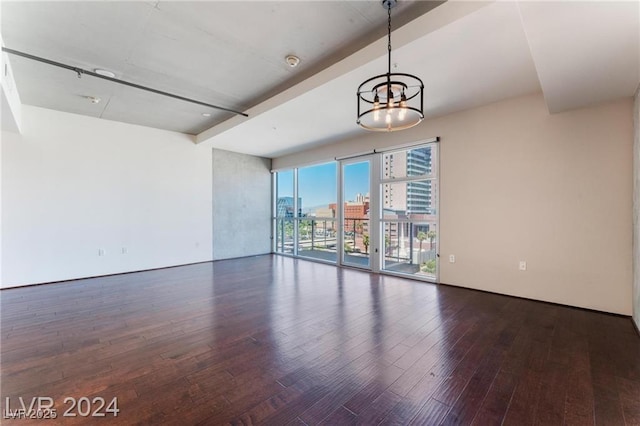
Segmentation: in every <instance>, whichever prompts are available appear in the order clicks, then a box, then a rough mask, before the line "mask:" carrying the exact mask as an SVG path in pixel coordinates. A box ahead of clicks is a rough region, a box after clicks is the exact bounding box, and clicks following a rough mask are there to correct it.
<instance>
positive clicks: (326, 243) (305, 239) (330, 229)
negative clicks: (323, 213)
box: [298, 217, 338, 262]
mask: <svg viewBox="0 0 640 426" xmlns="http://www.w3.org/2000/svg"><path fill="white" fill-rule="evenodd" d="M336 228H337V222H336V221H335V220H330V219H316V218H313V217H309V218H304V219H300V220H299V221H298V254H299V255H300V256H304V257H312V258H314V259H320V260H326V261H329V262H336V261H337V258H338V256H337V250H336V245H337V232H336Z"/></svg>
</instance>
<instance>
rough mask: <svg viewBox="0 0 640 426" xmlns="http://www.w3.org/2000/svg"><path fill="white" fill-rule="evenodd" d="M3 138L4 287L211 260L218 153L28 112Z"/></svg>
mask: <svg viewBox="0 0 640 426" xmlns="http://www.w3.org/2000/svg"><path fill="white" fill-rule="evenodd" d="M22 119H23V121H22V134H21V135H20V134H16V133H11V132H5V131H3V132H2V146H1V149H2V154H1V156H0V157H1V161H2V167H1V171H2V182H1V184H2V237H1V243H2V253H1V254H2V259H1V260H2V285H3V287H11V286H16V285H25V284H35V283H43V282H51V281H59V280H68V279H74V278H83V277H90V276H98V275H108V274H115V273H121V272H129V271H137V270H144V269H151V268H161V267H166V266H174V265H182V264H187V263H195V262H203V261H210V260H211V259H212V252H211V246H212V244H211V214H212V213H211V205H212V189H211V185H212V184H211V178H212V176H211V148H207V147H201V146H198V145H195V144H194V143H193V140H192V139H191V138H190V137H189V136H187V135H184V134H180V133H175V132H168V131H164V130H157V129H151V128H148V127H142V126H134V125H131V124H125V123H118V122H114V121H107V120H100V119H97V118H93V117H86V116H81V115H75V114H69V113H64V112H59V111H52V110H48V109H43V108H36V107H32V106H28V105H23V109H22Z"/></svg>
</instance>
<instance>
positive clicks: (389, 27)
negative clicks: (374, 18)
mask: <svg viewBox="0 0 640 426" xmlns="http://www.w3.org/2000/svg"><path fill="white" fill-rule="evenodd" d="M387 12H388V13H389V21H388V22H389V23H388V25H387V31H388V40H389V42H388V45H387V49H388V51H389V68H388V69H389V72H388V74H391V3H390V2H387Z"/></svg>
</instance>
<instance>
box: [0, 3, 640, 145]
mask: <svg viewBox="0 0 640 426" xmlns="http://www.w3.org/2000/svg"><path fill="white" fill-rule="evenodd" d="M0 12H1V13H2V17H1V23H2V27H1V33H2V38H3V42H4V45H5V47H8V48H11V49H15V50H21V51H24V52H27V53H30V54H33V55H37V56H42V57H45V58H48V59H52V60H55V61H58V62H63V63H68V64H71V65H74V66H79V67H82V68H85V69H90V70H92V69H95V68H102V69H108V70H111V71H113V72H114V73H115V74H116V76H117V78H120V79H123V80H126V81H130V82H134V83H138V84H142V85H146V86H150V87H153V88H156V89H160V90H163V91H167V92H171V93H175V94H178V95H181V96H187V97H191V98H194V99H197V100H200V101H203V102H207V103H211V104H215V105H220V106H224V107H227V108H231V109H236V110H240V111H243V112H246V113H248V115H249V117H248V118H245V117H242V116H234V115H233V114H230V113H227V112H220V111H216V110H212V109H209V108H204V107H201V106H198V105H194V104H190V103H187V102H183V101H178V100H175V99H170V98H165V97H161V96H159V95H155V94H151V93H147V92H143V91H140V90H138V89H134V88H130V87H124V86H120V85H116V84H114V83H111V82H107V81H104V80H100V79H97V78H93V77H90V76H83V77H82V78H81V79H78V78H77V76H76V75H75V74H74V73H73V72H70V71H68V70H63V69H58V68H55V67H52V66H49V65H45V64H41V63H37V62H34V61H30V60H28V59H24V58H20V57H17V56H13V55H12V56H11V57H10V60H11V64H12V66H13V68H14V76H15V79H16V85H17V87H18V91H19V93H20V97H21V100H22V102H23V103H25V104H30V105H37V106H42V107H45V108H51V109H57V110H62V111H68V112H72V113H77V114H84V115H90V116H94V117H100V118H103V119H108V120H116V121H123V122H129V123H134V124H140V125H145V126H149V127H156V128H163V129H168V130H173V131H178V132H183V133H188V134H193V135H195V136H194V140H195V141H196V142H197V143H205V144H210V145H211V146H213V147H217V148H221V149H228V150H232V151H236V152H243V153H248V154H253V155H261V156H266V157H276V156H279V155H284V154H287V153H291V152H295V151H298V150H302V149H306V148H309V147H311V146H316V145H319V144H324V143H330V142H334V141H337V140H340V139H342V138H347V137H353V136H357V135H358V134H364V133H365V131H364V130H361V129H359V128H358V127H357V126H356V124H355V107H356V99H355V91H356V88H357V86H358V85H359V84H360V83H361V82H362V81H364V80H365V79H367V78H369V77H371V76H373V75H377V74H381V73H384V72H385V69H386V37H385V34H386V13H385V10H384V9H383V8H382V7H381V6H380V4H379V2H378V1H317V2H313V1H311V2H309V1H257V2H248V1H228V2H223V1H215V2H164V1H160V2H4V1H3V2H2V3H1V4H0ZM639 21H640V7H639V3H638V2H613V1H602V2H598V1H596V2H542V1H541V2H535V1H533V2H532V1H526V2H517V1H501V2H491V1H487V2H480V1H470V2H465V1H449V2H446V3H441V2H429V1H402V0H401V1H400V3H399V6H398V7H397V8H396V9H394V10H393V26H394V28H397V29H396V30H394V32H393V38H392V42H393V63H394V68H395V69H396V70H397V71H399V72H409V73H412V74H416V75H418V76H419V77H420V78H421V79H422V80H423V81H424V82H425V115H426V117H427V119H428V118H429V117H435V116H440V115H444V114H448V113H452V112H455V111H460V110H464V109H468V108H472V107H476V106H480V105H483V104H487V103H490V102H495V101H498V100H502V99H506V98H510V97H514V96H519V95H523V94H528V93H533V92H539V91H542V93H543V94H544V97H545V100H546V102H547V107H548V109H549V112H550V113H557V112H561V111H566V110H569V109H574V108H580V107H584V106H588V105H593V104H596V103H600V102H605V101H608V100H613V99H619V98H621V97H626V96H632V95H633V93H634V92H635V89H636V88H637V86H638V83H639V82H640V77H639V76H640V66H639V61H640V25H639ZM62 29H64V31H63V30H62ZM287 54H295V55H297V56H299V57H300V58H301V63H300V65H299V66H298V67H296V68H290V67H289V66H288V65H287V64H286V63H285V61H284V57H285V56H286V55H287ZM86 96H96V97H100V98H101V99H102V101H101V102H100V103H98V104H92V103H91V102H89V101H88V100H87V99H86ZM203 112H207V113H210V114H211V116H210V117H203V116H202V113H203Z"/></svg>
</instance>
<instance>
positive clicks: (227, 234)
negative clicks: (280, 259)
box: [213, 149, 271, 260]
mask: <svg viewBox="0 0 640 426" xmlns="http://www.w3.org/2000/svg"><path fill="white" fill-rule="evenodd" d="M213 193H214V198H213V258H214V259H215V260H218V259H229V258H234V257H242V256H252V255H257V254H265V253H270V252H271V160H269V159H266V158H260V157H255V156H252V155H245V154H237V153H234V152H229V151H223V150H220V149H214V150H213Z"/></svg>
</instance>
